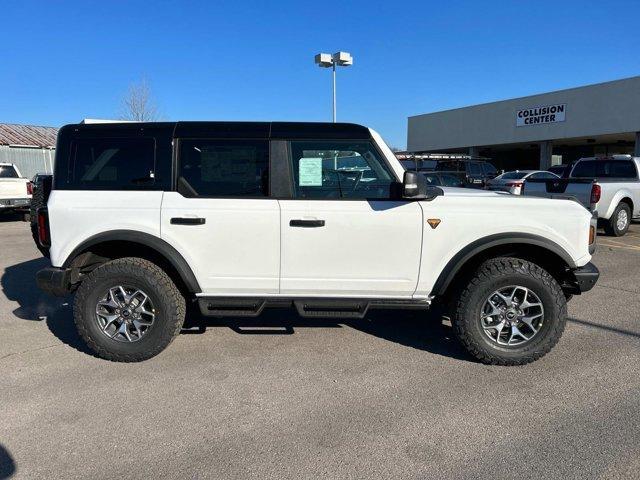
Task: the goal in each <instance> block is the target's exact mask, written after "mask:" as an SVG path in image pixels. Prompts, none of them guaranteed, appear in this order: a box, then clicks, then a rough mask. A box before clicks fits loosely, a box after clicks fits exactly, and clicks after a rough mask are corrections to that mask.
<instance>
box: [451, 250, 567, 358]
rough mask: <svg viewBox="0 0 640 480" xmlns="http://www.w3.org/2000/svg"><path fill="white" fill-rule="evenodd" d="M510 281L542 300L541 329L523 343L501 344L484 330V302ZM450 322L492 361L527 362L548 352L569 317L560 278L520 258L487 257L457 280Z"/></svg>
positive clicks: (471, 348)
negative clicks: (542, 317)
mask: <svg viewBox="0 0 640 480" xmlns="http://www.w3.org/2000/svg"><path fill="white" fill-rule="evenodd" d="M511 285H519V286H524V287H527V288H529V289H530V290H531V291H533V292H534V293H535V294H536V295H537V296H538V297H539V298H540V301H541V302H542V304H543V307H544V312H545V317H544V323H543V324H542V326H541V330H540V331H539V332H538V333H537V334H536V336H535V337H534V338H532V339H531V340H530V341H529V342H527V343H525V344H524V345H522V346H501V345H498V344H496V343H495V342H493V341H491V339H489V338H488V336H487V335H486V334H485V333H484V331H483V329H482V325H481V322H480V317H481V310H482V308H483V305H484V302H485V301H486V300H487V298H488V297H489V296H490V295H491V293H492V292H494V291H496V290H498V289H500V288H502V287H507V286H511ZM450 313H451V323H452V325H453V328H454V330H455V333H456V336H457V337H458V339H459V340H460V342H461V343H462V344H463V345H464V347H465V348H466V349H467V351H468V352H469V353H470V354H471V355H472V356H474V357H475V358H476V359H478V360H479V361H481V362H482V363H486V364H490V365H524V364H527V363H530V362H533V361H535V360H537V359H539V358H540V357H542V356H544V355H545V354H547V353H548V352H549V351H550V350H551V349H552V348H553V347H554V346H555V344H556V343H558V340H559V339H560V337H561V336H562V332H563V331H564V327H565V324H566V318H567V303H566V300H565V295H564V293H563V292H562V289H561V288H560V285H558V282H557V281H556V280H555V279H554V278H553V277H552V276H551V275H550V274H549V273H548V272H547V271H545V270H544V269H542V268H541V267H540V266H538V265H536V264H535V263H531V262H528V261H526V260H522V259H519V258H511V257H500V258H494V259H491V260H487V261H486V262H484V263H483V264H482V265H480V267H479V268H478V269H477V270H476V271H474V272H473V273H471V274H470V275H469V276H467V277H466V278H464V279H462V281H460V282H459V283H458V288H457V291H456V292H455V293H454V298H452V302H451V306H450Z"/></svg>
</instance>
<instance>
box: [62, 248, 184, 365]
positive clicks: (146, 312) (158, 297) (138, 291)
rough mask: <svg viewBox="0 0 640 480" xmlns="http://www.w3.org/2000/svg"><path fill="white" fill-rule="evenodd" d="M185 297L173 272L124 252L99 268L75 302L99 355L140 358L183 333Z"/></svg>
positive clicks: (84, 331) (84, 335)
mask: <svg viewBox="0 0 640 480" xmlns="http://www.w3.org/2000/svg"><path fill="white" fill-rule="evenodd" d="M184 316H185V300H184V297H183V296H182V294H181V293H180V291H179V290H178V288H177V287H176V286H175V284H174V283H173V282H172V281H171V279H170V278H169V276H168V275H167V274H166V273H165V272H164V271H163V270H162V269H160V268H159V267H158V266H157V265H155V264H153V263H151V262H149V261H147V260H143V259H141V258H121V259H117V260H113V261H111V262H107V263H105V264H104V265H102V266H100V267H98V268H96V269H95V270H93V271H92V272H91V273H90V274H89V275H88V276H87V278H86V279H85V280H84V281H83V282H82V284H81V285H80V287H79V288H78V291H77V292H76V298H75V303H74V320H75V323H76V326H77V328H78V332H79V333H80V335H81V336H82V338H83V339H84V340H85V342H86V343H87V345H88V346H89V348H91V349H92V350H93V351H94V352H95V353H96V355H98V356H99V357H102V358H105V359H107V360H113V361H117V362H138V361H142V360H146V359H148V358H151V357H153V356H155V355H157V354H158V353H160V352H161V351H162V350H164V349H165V348H166V347H167V346H168V345H169V344H170V343H171V342H172V341H173V339H174V338H175V337H176V336H177V335H178V333H179V332H180V329H181V327H182V324H183V322H184Z"/></svg>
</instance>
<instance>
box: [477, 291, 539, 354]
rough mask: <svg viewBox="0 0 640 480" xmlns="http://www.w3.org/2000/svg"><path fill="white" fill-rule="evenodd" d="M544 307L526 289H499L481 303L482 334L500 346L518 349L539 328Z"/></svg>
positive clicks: (534, 295) (528, 340) (531, 337)
mask: <svg viewBox="0 0 640 480" xmlns="http://www.w3.org/2000/svg"><path fill="white" fill-rule="evenodd" d="M543 322H544V307H543V305H542V302H541V301H540V298H539V297H538V296H537V295H536V294H535V293H534V292H533V291H532V290H530V289H529V288H527V287H522V286H518V285H512V286H508V287H503V288H500V289H499V290H496V291H495V292H493V293H492V294H491V295H489V297H488V298H487V300H486V301H485V303H484V305H483V307H482V312H481V314H480V324H481V326H482V329H483V331H484V333H485V334H486V335H487V337H488V338H489V339H490V340H491V341H492V342H494V343H496V344H498V345H501V346H521V345H524V344H525V343H528V342H530V341H531V340H532V339H533V338H534V337H535V336H536V335H537V334H538V333H539V332H540V329H541V328H542V324H543Z"/></svg>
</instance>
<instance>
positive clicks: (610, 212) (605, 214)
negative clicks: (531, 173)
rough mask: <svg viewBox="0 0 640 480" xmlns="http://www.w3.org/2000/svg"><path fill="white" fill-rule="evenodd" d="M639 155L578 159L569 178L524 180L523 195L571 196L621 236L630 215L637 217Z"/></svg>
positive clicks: (639, 214) (609, 230)
mask: <svg viewBox="0 0 640 480" xmlns="http://www.w3.org/2000/svg"><path fill="white" fill-rule="evenodd" d="M639 172H640V158H639V157H635V158H634V157H632V156H631V155H613V156H612V157H606V158H596V157H587V158H581V159H580V160H578V161H577V162H576V163H575V165H574V166H573V168H572V169H571V172H570V173H569V178H563V179H558V180H527V181H526V182H525V186H524V195H530V196H542V197H551V198H570V197H571V198H574V199H575V200H577V201H578V202H580V203H581V204H582V205H583V206H584V207H586V208H588V209H589V210H591V211H593V212H597V214H598V219H599V223H600V224H601V225H602V226H603V227H604V229H605V231H606V232H607V234H609V235H614V236H616V237H621V236H622V235H624V234H625V233H627V230H629V225H630V224H631V219H632V218H640V177H639V176H638V175H639Z"/></svg>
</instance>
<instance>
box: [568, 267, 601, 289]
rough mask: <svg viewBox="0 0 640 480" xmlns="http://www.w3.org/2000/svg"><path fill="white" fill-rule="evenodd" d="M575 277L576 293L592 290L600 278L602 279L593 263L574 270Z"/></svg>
mask: <svg viewBox="0 0 640 480" xmlns="http://www.w3.org/2000/svg"><path fill="white" fill-rule="evenodd" d="M572 273H573V276H574V277H575V279H576V280H575V287H576V290H577V291H576V292H575V293H583V292H588V291H589V290H591V289H592V288H593V287H594V286H595V284H596V282H597V281H598V278H599V277H600V271H599V270H598V268H597V267H596V266H595V265H594V264H593V263H587V264H586V265H585V266H583V267H579V268H576V269H575V270H573V272H572Z"/></svg>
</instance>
